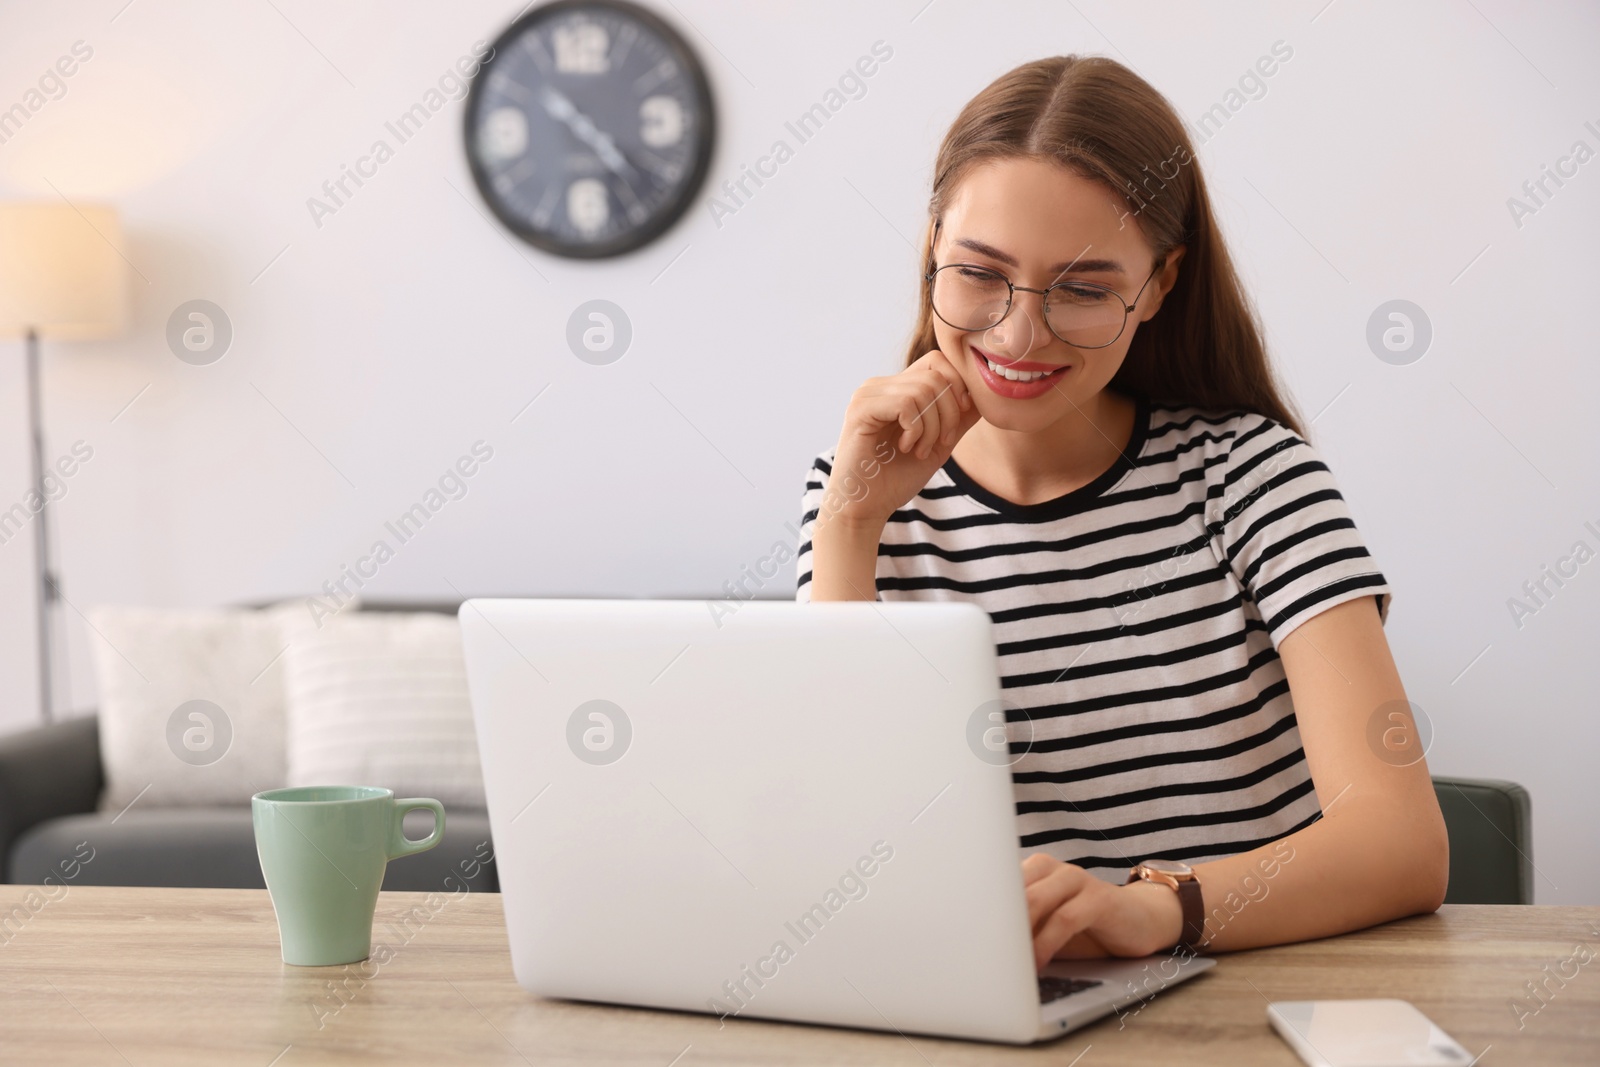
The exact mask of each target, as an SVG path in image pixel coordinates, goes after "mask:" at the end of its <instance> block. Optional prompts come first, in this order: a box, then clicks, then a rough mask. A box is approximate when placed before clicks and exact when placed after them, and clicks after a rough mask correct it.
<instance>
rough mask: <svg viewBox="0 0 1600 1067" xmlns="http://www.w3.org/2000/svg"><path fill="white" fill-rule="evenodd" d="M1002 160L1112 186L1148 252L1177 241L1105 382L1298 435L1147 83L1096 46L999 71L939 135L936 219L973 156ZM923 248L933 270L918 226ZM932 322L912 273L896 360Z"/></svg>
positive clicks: (1179, 141) (1173, 125)
mask: <svg viewBox="0 0 1600 1067" xmlns="http://www.w3.org/2000/svg"><path fill="white" fill-rule="evenodd" d="M1014 158H1031V159H1047V160H1053V161H1055V162H1057V163H1061V164H1063V165H1065V166H1066V167H1068V168H1070V169H1071V170H1073V171H1075V172H1077V173H1079V174H1082V175H1083V176H1084V177H1086V178H1089V179H1092V180H1095V181H1099V182H1102V183H1104V184H1105V185H1106V186H1108V187H1109V188H1110V189H1112V190H1113V191H1114V192H1116V193H1118V194H1119V195H1120V196H1121V197H1122V198H1123V199H1124V200H1125V201H1126V202H1127V210H1128V213H1129V214H1128V218H1131V219H1132V220H1133V221H1134V223H1135V224H1136V225H1138V227H1139V229H1140V231H1141V232H1142V233H1143V235H1144V237H1145V240H1146V241H1147V242H1148V243H1149V245H1150V247H1151V249H1152V250H1153V251H1154V252H1155V254H1156V259H1157V262H1160V261H1162V260H1165V258H1166V257H1167V256H1168V255H1169V254H1170V253H1171V252H1172V250H1173V249H1174V248H1175V247H1177V246H1178V245H1180V244H1182V245H1186V246H1187V248H1186V251H1185V253H1184V258H1183V262H1182V264H1181V265H1180V267H1179V269H1178V280H1177V282H1176V284H1175V285H1174V286H1173V288H1172V291H1171V292H1170V293H1168V294H1167V297H1166V300H1165V301H1164V303H1163V304H1162V307H1161V311H1160V312H1159V313H1157V314H1156V315H1155V316H1154V317H1153V318H1151V319H1150V320H1149V321H1148V322H1144V323H1141V324H1140V325H1139V328H1138V331H1137V332H1136V333H1135V334H1134V337H1133V342H1132V344H1131V345H1130V346H1129V348H1128V355H1127V359H1126V360H1124V362H1123V364H1122V366H1121V368H1120V369H1118V371H1117V373H1116V375H1115V376H1114V377H1113V378H1112V379H1111V387H1112V388H1114V389H1117V390H1118V391H1120V392H1123V393H1126V394H1128V395H1130V396H1136V397H1142V398H1144V399H1146V400H1148V401H1151V402H1152V403H1156V404H1162V405H1166V406H1172V407H1189V406H1193V407H1198V408H1204V409H1208V410H1212V411H1228V410H1244V411H1252V412H1255V413H1257V414H1260V415H1265V416H1267V417H1268V418H1271V419H1275V420H1276V421H1278V422H1280V423H1282V424H1284V425H1285V426H1288V427H1289V428H1290V429H1292V430H1294V431H1295V432H1296V433H1299V434H1300V435H1301V436H1302V437H1303V436H1305V434H1304V431H1303V430H1302V429H1301V426H1300V422H1299V419H1298V418H1297V417H1296V414H1295V411H1294V408H1293V407H1292V405H1291V404H1290V403H1289V402H1288V400H1287V399H1286V398H1285V397H1284V395H1283V394H1282V393H1281V392H1280V390H1279V386H1278V383H1277V380H1276V379H1275V377H1274V375H1273V372H1272V367H1271V365H1270V364H1269V362H1268V361H1267V353H1266V346H1265V344H1264V343H1263V341H1262V337H1261V327H1260V324H1259V323H1258V322H1257V321H1256V318H1255V314H1254V312H1253V310H1252V308H1251V306H1250V304H1249V302H1248V301H1247V300H1246V298H1245V295H1244V291H1243V289H1242V288H1241V287H1240V284H1239V278H1238V275H1237V274H1236V273H1235V272H1234V268H1233V262H1232V261H1231V260H1230V259H1229V258H1228V250H1227V248H1226V247H1224V245H1223V242H1222V235H1221V233H1219V232H1218V230H1217V223H1216V219H1215V217H1214V216H1213V215H1212V212H1211V200H1210V197H1209V195H1208V194H1207V192H1206V184H1205V179H1204V178H1203V177H1202V176H1201V174H1200V165H1199V161H1198V160H1196V159H1195V158H1194V151H1193V146H1192V145H1191V144H1190V142H1189V137H1188V134H1187V133H1186V132H1185V130H1184V127H1183V122H1182V121H1181V120H1180V119H1179V118H1178V116H1177V113H1176V112H1174V111H1173V109H1172V106H1171V105H1170V104H1169V103H1167V101H1166V99H1165V98H1164V97H1163V96H1162V95H1161V94H1160V93H1158V92H1156V90H1155V89H1154V88H1152V87H1151V86H1150V84H1149V83H1148V82H1146V81H1145V80H1144V79H1143V78H1141V77H1139V76H1138V75H1137V74H1135V73H1133V72H1132V71H1131V70H1129V69H1128V68H1127V67H1124V66H1123V65H1122V64H1120V63H1118V62H1116V61H1115V60H1112V59H1107V58H1105V57H1102V56H1077V55H1068V56H1052V57H1051V58H1049V59H1039V60H1035V61H1033V62H1032V63H1024V64H1023V65H1022V66H1020V67H1017V68H1016V69H1015V70H1012V71H1010V72H1009V73H1006V74H1003V75H1001V76H1000V77H999V78H997V79H995V80H994V81H993V82H991V83H990V84H989V86H988V87H987V88H985V89H984V90H983V91H982V92H981V93H979V94H978V95H977V96H975V97H973V98H972V100H971V101H970V102H969V103H968V104H967V106H966V107H964V108H962V110H961V114H960V115H959V116H957V117H956V121H955V123H954V124H953V125H952V126H951V127H950V132H949V133H947V134H945V138H944V143H943V144H941V145H940V146H939V156H938V159H937V161H936V162H935V164H934V174H933V192H932V195H931V196H930V197H929V201H928V212H929V216H930V218H931V219H934V220H938V219H940V218H941V217H942V215H943V213H944V211H945V209H946V207H947V206H948V204H949V202H950V198H951V196H952V195H953V194H954V192H955V190H956V187H957V186H958V185H959V183H960V181H961V179H962V178H963V177H964V176H965V175H966V174H967V173H968V172H969V171H970V170H971V168H972V167H973V166H975V165H978V164H982V163H987V162H991V161H994V160H998V159H1014ZM922 258H923V262H924V263H925V264H926V266H925V267H924V273H927V272H929V271H932V270H933V268H934V265H935V264H934V261H933V233H932V227H931V226H930V227H929V229H928V231H926V232H925V234H924V237H923V256H922ZM933 323H934V319H933V305H932V302H931V300H930V293H929V291H928V287H927V286H926V285H925V284H924V285H923V286H922V295H921V309H920V311H919V312H918V315H917V325H916V329H915V331H914V333H913V335H912V340H911V347H910V350H909V351H908V352H907V353H906V365H907V366H909V365H910V364H911V363H913V362H914V361H916V360H917V359H918V358H920V357H921V356H922V355H923V354H924V353H926V352H927V351H928V350H929V349H932V348H937V347H938V342H937V340H936V339H935V336H934V326H933Z"/></svg>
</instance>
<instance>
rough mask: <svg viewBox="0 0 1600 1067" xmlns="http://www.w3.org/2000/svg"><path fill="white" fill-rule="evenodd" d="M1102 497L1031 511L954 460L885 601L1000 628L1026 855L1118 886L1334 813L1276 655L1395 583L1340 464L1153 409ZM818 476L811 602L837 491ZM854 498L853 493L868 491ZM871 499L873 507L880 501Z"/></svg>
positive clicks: (803, 551)
mask: <svg viewBox="0 0 1600 1067" xmlns="http://www.w3.org/2000/svg"><path fill="white" fill-rule="evenodd" d="M1134 423H1135V424H1134V431H1133V437H1132V439H1131V440H1130V441H1129V443H1128V447H1127V449H1126V450H1125V452H1124V454H1123V455H1122V456H1121V457H1120V459H1119V460H1118V462H1117V463H1116V464H1114V465H1113V466H1112V468H1111V469H1110V470H1108V471H1106V473H1105V474H1103V475H1102V476H1101V477H1099V478H1097V479H1096V480H1095V481H1094V482H1092V483H1090V484H1089V485H1086V486H1084V487H1083V488H1081V489H1078V490H1075V491H1074V492H1071V493H1068V494H1067V495H1065V496H1062V497H1059V498H1057V499H1055V500H1050V501H1046V502H1044V503H1040V504H1032V505H1018V504H1013V503H1011V502H1009V501H1006V500H1004V499H1002V498H1000V497H997V496H995V495H994V494H992V493H990V492H988V491H987V490H985V489H984V488H983V487H982V486H979V485H977V484H976V483H975V482H973V481H972V480H971V479H970V478H969V477H968V476H967V475H966V474H965V473H964V472H963V471H962V470H961V469H960V467H958V466H957V465H956V464H955V462H954V461H953V460H952V461H951V462H950V463H947V464H946V465H945V466H944V467H943V468H941V469H940V470H939V471H937V472H935V474H934V476H933V477H932V479H930V480H929V482H928V484H927V486H926V487H925V488H924V489H923V490H922V491H921V492H920V493H918V494H917V495H916V496H915V497H914V498H912V499H911V500H910V501H909V502H907V503H906V505H905V506H904V507H902V508H900V509H899V510H897V511H896V512H895V513H894V516H893V518H892V519H891V520H890V522H889V524H888V526H887V527H886V529H885V530H884V534H883V538H882V541H881V543H880V545H879V549H878V567H877V578H878V595H879V597H880V599H882V600H886V601H887V600H957V599H963V600H973V601H976V602H977V603H978V604H979V605H980V606H982V607H983V608H984V610H986V611H987V612H988V613H989V615H990V617H991V619H992V620H993V621H994V632H995V641H996V644H997V651H998V653H999V662H1000V674H1001V685H1002V687H1003V689H1004V691H1005V695H1006V697H1007V698H1008V700H1010V701H1013V702H1014V703H1015V704H1016V705H1017V707H1016V709H1015V710H1014V711H1012V712H1008V718H1009V719H1010V723H1009V725H1008V733H1009V735H1010V738H1011V742H1012V748H1013V751H1014V752H1015V751H1022V746H1023V744H1024V743H1025V742H1027V741H1028V739H1029V734H1030V732H1031V735H1032V738H1031V743H1030V744H1029V745H1028V748H1027V751H1026V753H1025V754H1024V755H1022V756H1021V758H1020V759H1019V760H1018V761H1017V763H1016V764H1015V766H1014V767H1013V768H1012V770H1013V780H1014V781H1015V783H1016V797H1017V814H1018V825H1019V829H1020V833H1021V839H1022V845H1023V847H1024V848H1031V849H1040V850H1043V851H1047V852H1049V853H1051V854H1053V855H1055V856H1057V857H1059V858H1060V859H1063V860H1067V861H1069V862H1072V863H1077V864H1079V865H1081V866H1084V867H1086V868H1089V869H1091V870H1094V871H1095V873H1097V874H1099V875H1101V876H1102V877H1107V878H1114V879H1116V880H1120V877H1121V872H1122V871H1124V870H1125V869H1126V868H1127V867H1129V866H1131V865H1132V864H1133V863H1134V862H1137V861H1138V860H1141V859H1145V858H1149V857H1163V858H1167V859H1174V860H1185V861H1189V862H1201V861H1204V860H1208V859H1215V858H1217V857H1220V856H1226V855H1231V854H1233V853H1237V852H1243V851H1247V850H1249V849H1252V848H1255V847H1257V846H1259V845H1263V844H1266V843H1268V842H1270V841H1273V840H1275V839H1277V838H1279V837H1282V836H1283V835H1285V834H1288V833H1291V832H1293V831H1295V830H1297V829H1299V828H1301V827H1303V826H1306V825H1308V824H1309V823H1311V822H1313V821H1315V820H1316V819H1317V818H1318V817H1319V816H1320V809H1319V808H1318V804H1317V799H1316V794H1315V791H1314V790H1313V789H1312V783H1311V776H1310V772H1309V770H1308V768H1307V766H1306V760H1305V753H1304V752H1303V751H1302V749H1301V747H1300V732H1299V730H1298V728H1297V726H1296V723H1295V715H1294V705H1293V702H1292V701H1291V699H1290V696H1289V685H1288V681H1287V679H1286V678H1285V675H1284V670H1283V664H1282V662H1281V661H1280V660H1279V658H1278V652H1277V648H1278V645H1279V643H1280V642H1281V641H1282V640H1283V638H1284V637H1285V636H1286V635H1287V634H1288V633H1289V632H1290V631H1292V630H1293V629H1294V628H1295V627H1297V626H1299V625H1300V624H1301V623H1302V622H1304V621H1306V620H1307V619H1309V618H1311V617H1312V616H1313V615H1316V614H1317V613H1319V612H1321V611H1324V610H1326V609H1328V608H1330V607H1332V606H1334V605H1335V604H1339V603H1342V602H1343V601H1346V600H1352V599H1355V598H1358V597H1365V596H1372V597H1375V598H1376V601H1377V610H1378V611H1379V613H1380V615H1387V612H1388V606H1389V598H1390V593H1389V587H1388V585H1387V583H1386V582H1385V581H1384V578H1383V575H1382V574H1381V573H1379V571H1378V569H1377V566H1376V564H1375V563H1374V562H1373V560H1372V558H1371V557H1370V556H1369V555H1368V554H1367V551H1366V548H1365V547H1364V546H1363V544H1362V542H1361V538H1360V535H1359V534H1358V533H1357V531H1356V528H1355V524H1354V523H1353V522H1352V521H1351V519H1350V515H1349V511H1348V509H1347V508H1346V506H1345V502H1344V499H1343V497H1341V496H1340V494H1339V491H1338V488H1337V487H1336V486H1335V484H1334V481H1333V478H1332V476H1331V474H1330V473H1329V471H1328V468H1327V467H1326V466H1325V465H1324V464H1323V462H1322V461H1321V459H1320V458H1318V456H1317V454H1316V452H1315V451H1314V450H1313V449H1312V448H1311V446H1310V445H1308V444H1307V443H1306V442H1304V441H1303V440H1301V439H1300V438H1299V437H1297V436H1296V435H1295V434H1294V433H1293V432H1292V431H1291V430H1289V429H1288V428H1286V427H1284V426H1282V425H1280V424H1279V423H1277V422H1274V421H1273V420H1271V419H1268V418H1265V417H1263V416H1261V415H1256V414H1250V413H1240V412H1232V413H1225V414H1218V413H1213V412H1202V411H1199V410H1195V409H1167V408H1152V407H1150V406H1148V405H1145V404H1140V406H1139V410H1138V414H1137V416H1136V418H1135V420H1134ZM831 459H832V453H831V452H827V453H823V454H822V455H821V456H819V457H818V458H817V459H816V461H815V463H814V465H813V467H812V470H811V473H810V476H809V478H808V479H807V481H806V489H805V496H804V502H803V509H804V516H803V519H802V532H801V544H800V553H799V560H798V572H799V582H798V589H797V593H796V596H797V598H798V599H800V600H806V599H808V597H809V593H810V583H811V527H812V524H813V523H814V521H815V519H816V517H817V513H818V509H819V508H820V507H821V506H822V503H823V499H824V496H825V494H826V493H827V491H828V483H829V479H830V477H831V475H832V465H831ZM852 491H854V490H852ZM869 491H870V490H869Z"/></svg>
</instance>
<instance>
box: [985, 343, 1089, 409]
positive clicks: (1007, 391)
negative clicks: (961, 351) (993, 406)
mask: <svg viewBox="0 0 1600 1067" xmlns="http://www.w3.org/2000/svg"><path fill="white" fill-rule="evenodd" d="M967 347H968V348H969V349H971V351H972V359H973V362H975V363H976V364H977V365H978V376H979V377H980V378H982V379H983V384H985V385H987V386H988V387H989V390H990V391H991V392H993V393H995V394H996V395H998V396H1003V397H1006V398H1007V399H1010V400H1032V399H1033V398H1034V397H1037V396H1043V395H1044V394H1045V393H1048V392H1049V391H1050V390H1051V389H1054V388H1055V384H1056V380H1057V379H1058V378H1060V377H1061V375H1062V374H1064V373H1066V371H1067V370H1068V369H1069V367H1068V366H1067V365H1063V364H1060V363H1033V362H1030V361H1028V360H1014V361H1012V360H1006V359H1002V358H1001V357H999V356H996V355H994V354H993V353H991V352H985V351H984V350H983V349H981V348H979V347H978V346H976V345H968V346H967ZM990 360H993V361H994V363H995V366H998V367H1003V368H1005V369H1007V370H1014V371H1018V372H1021V373H1034V372H1038V371H1044V372H1045V375H1044V377H1042V378H1036V379H1034V380H1033V381H1028V382H1014V381H1012V380H1011V379H1010V378H1007V377H1005V376H1004V375H1001V374H996V373H995V372H994V370H992V369H991V368H990V366H989V361H990Z"/></svg>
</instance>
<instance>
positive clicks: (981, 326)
mask: <svg viewBox="0 0 1600 1067" xmlns="http://www.w3.org/2000/svg"><path fill="white" fill-rule="evenodd" d="M1160 269H1161V263H1160V262H1159V261H1158V262H1157V263H1156V266H1155V270H1152V271H1151V272H1150V278H1154V277H1155V276H1156V271H1158V270H1160ZM923 277H924V278H925V279H926V281H927V282H928V287H929V290H930V299H931V300H932V302H933V313H934V314H935V315H938V316H939V318H940V319H942V320H943V321H944V322H945V324H946V325H948V326H950V327H951V328H952V329H956V330H962V331H964V332H968V331H973V330H987V329H989V328H990V327H992V326H995V325H997V324H998V323H999V322H1000V321H1001V320H1002V319H1004V318H1005V317H1006V316H1007V315H1009V314H1010V313H1011V305H1012V303H1013V298H1014V297H1015V296H1016V294H1017V292H1018V291H1019V290H1020V291H1021V292H1024V293H1038V294H1039V296H1040V297H1041V298H1043V300H1044V321H1045V324H1046V325H1047V326H1049V327H1050V332H1051V333H1053V334H1055V335H1056V336H1057V337H1058V338H1060V339H1061V340H1063V341H1065V342H1066V343H1067V344H1069V345H1072V346H1073V347H1074V348H1105V347H1106V346H1107V345H1111V344H1115V343H1116V340H1117V338H1119V337H1121V336H1122V331H1123V330H1125V329H1127V326H1128V316H1129V315H1130V314H1131V313H1132V312H1133V309H1134V307H1135V306H1137V305H1138V303H1139V296H1143V295H1144V290H1145V286H1148V285H1149V284H1150V278H1146V279H1145V280H1144V285H1141V286H1140V287H1139V296H1135V297H1134V298H1133V303H1132V304H1124V303H1123V302H1122V294H1121V293H1118V292H1117V291H1116V290H1115V289H1111V288H1108V287H1106V286H1104V285H1097V284H1096V283H1094V282H1058V283H1057V284H1055V285H1052V286H1051V287H1050V288H1048V289H1030V288H1028V287H1027V286H1025V285H1014V284H1012V282H1011V279H1010V278H1007V277H1006V276H1005V275H1004V274H1001V273H1000V272H999V271H997V270H991V269H990V268H988V267H980V266H978V265H977V264H974V263H947V264H945V265H944V266H942V267H939V268H937V269H935V270H934V271H932V272H931V273H929V274H926V275H924V276H923Z"/></svg>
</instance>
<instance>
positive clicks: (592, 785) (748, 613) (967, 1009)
mask: <svg viewBox="0 0 1600 1067" xmlns="http://www.w3.org/2000/svg"><path fill="white" fill-rule="evenodd" d="M460 620H461V634H462V641H463V643H464V646H465V651H466V664H467V681H468V687H469V689H470V692H471V698H472V708H473V716H474V719H475V722H476V725H477V736H478V746H479V751H480V753H481V756H482V764H483V777H484V786H485V789H486V791H487V797H488V808H489V822H490V827H491V831H492V833H493V837H494V845H495V860H496V864H497V869H498V873H499V879H500V891H501V894H502V900H503V903H504V907H505V920H506V931H507V934H508V936H509V939H510V946H511V962H512V966H513V969H514V971H515V973H516V977H517V981H518V982H519V983H520V984H521V985H522V986H523V987H524V988H525V989H527V990H529V991H530V992H532V993H535V994H538V995H541V996H545V997H555V998H563V999H573V1000H584V1001H599V1002H606V1003H612V1004H625V1005H637V1006H645V1007H652V1008H667V1009H674V1010H680V1011H691V1012H704V1013H707V1014H708V1015H712V1016H716V1017H717V1018H718V1019H720V1020H723V1021H726V1020H728V1019H732V1018H741V1019H742V1018H766V1019H781V1020H788V1021H793V1022H806V1023H822V1024H828V1025H833V1026H847V1027H862V1028H867V1029H874V1030H890V1031H899V1032H903V1033H921V1034H929V1035H939V1036H947V1037H958V1038H968V1039H977V1040H984V1041H995V1042H1010V1043H1016V1044H1025V1043H1029V1042H1033V1041H1039V1040H1046V1039H1049V1038H1052V1037H1057V1036H1060V1035H1061V1034H1064V1033H1067V1032H1068V1031H1070V1030H1073V1029H1075V1028H1077V1027H1080V1026H1083V1025H1084V1024H1086V1023H1089V1022H1091V1021H1093V1020H1095V1019H1099V1018H1102V1017H1104V1016H1106V1015H1109V1014H1111V1013H1113V1012H1116V1013H1118V1014H1127V1013H1128V1011H1129V1010H1131V1009H1130V1006H1131V1005H1134V1004H1135V1002H1137V1001H1139V1000H1141V999H1143V998H1147V997H1151V996H1156V995H1159V994H1160V993H1161V992H1162V991H1163V990H1165V989H1166V988H1167V987H1169V986H1171V985H1172V984H1174V983H1176V982H1180V981H1184V980H1186V979H1188V978H1190V977H1192V976H1194V975H1195V974H1198V973H1200V972H1201V971H1202V970H1205V969H1206V968H1209V967H1211V966H1212V965H1213V963H1214V961H1212V960H1210V959H1207V958H1204V957H1196V956H1188V957H1187V958H1184V959H1182V960H1181V961H1180V958H1179V957H1177V956H1171V955H1163V956H1155V957H1149V958H1147V959H1142V960H1104V961H1099V960H1097V961H1085V962H1069V961H1056V962H1053V963H1051V964H1050V965H1049V966H1048V968H1047V969H1046V971H1045V972H1044V974H1043V975H1042V976H1041V975H1040V974H1039V973H1038V972H1037V971H1036V970H1035V968H1034V963H1033V948H1032V934H1031V930H1030V926H1029V922H1028V913H1027V905H1026V901H1025V898H1024V894H1023V883H1022V874H1021V867H1020V862H1021V859H1022V856H1023V854H1022V852H1021V851H1020V850H1019V848H1018V836H1017V833H1018V831H1017V823H1016V805H1015V801H1014V799H1013V796H1012V785H1011V772H1010V767H1009V763H1010V762H1011V760H1012V757H1011V755H1010V753H1009V750H1008V748H1007V746H1006V745H1005V744H1004V743H1003V740H1004V739H1003V736H1002V735H1001V734H1000V733H998V732H997V731H998V730H999V729H1000V728H1003V724H1004V717H1003V714H1002V712H1001V710H1000V709H1001V708H1002V707H1003V706H1004V705H1003V704H1002V703H1001V692H1000V687H999V682H998V671H997V668H996V659H995V649H994V642H993V637H992V635H991V632H990V623H989V617H988V616H987V615H986V614H985V613H984V612H983V611H982V609H980V608H979V607H977V606H976V605H974V604H970V603H956V602H930V603H892V604H885V603H865V602H862V603H825V604H820V603H819V604H799V603H793V602H774V601H747V602H734V601H725V600H717V601H709V602H705V601H641V600H553V599H552V600H533V599H530V600H509V599H508V600H501V599H479V600H469V601H467V602H466V603H465V604H463V605H462V607H461V612H460ZM997 742H999V743H997Z"/></svg>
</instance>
